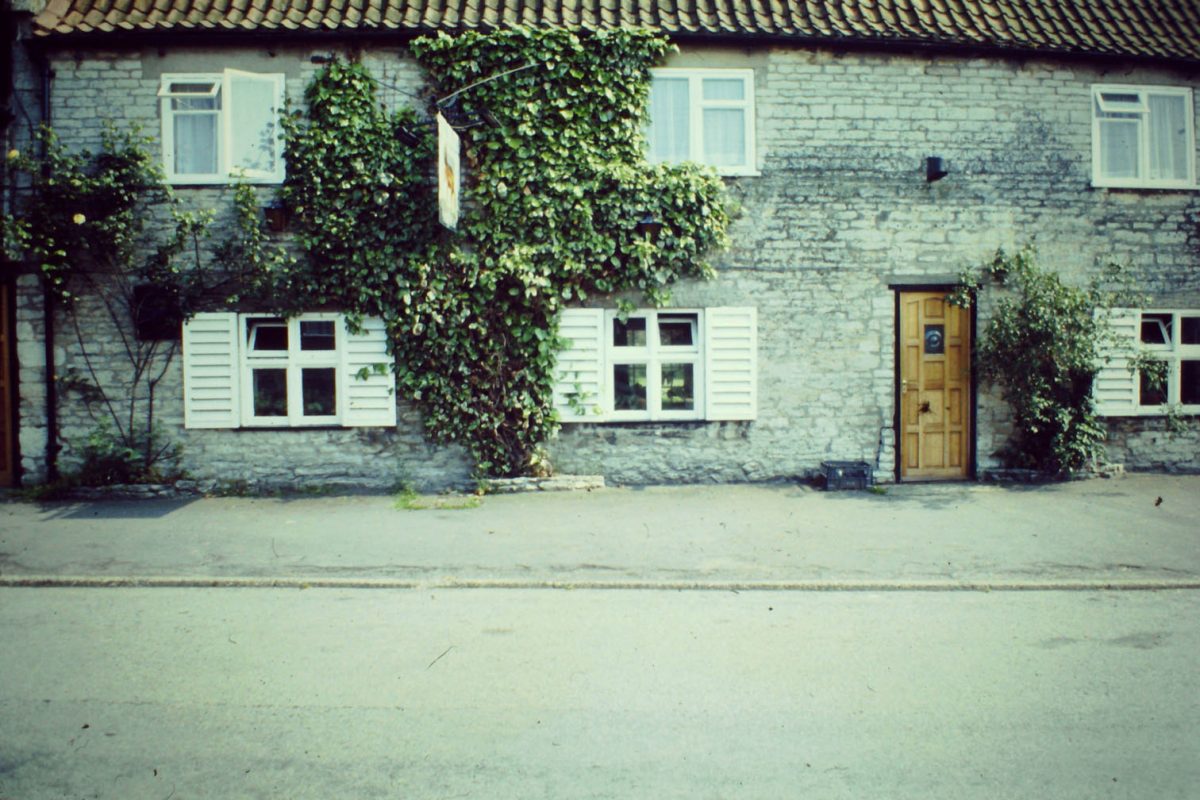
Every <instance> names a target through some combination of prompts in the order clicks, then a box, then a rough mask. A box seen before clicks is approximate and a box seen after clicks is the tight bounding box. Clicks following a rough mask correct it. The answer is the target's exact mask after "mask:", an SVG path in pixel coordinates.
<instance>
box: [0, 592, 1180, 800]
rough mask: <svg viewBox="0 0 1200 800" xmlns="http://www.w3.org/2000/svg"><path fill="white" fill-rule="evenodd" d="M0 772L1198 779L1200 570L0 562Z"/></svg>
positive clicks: (892, 781) (1123, 788) (848, 782)
mask: <svg viewBox="0 0 1200 800" xmlns="http://www.w3.org/2000/svg"><path fill="white" fill-rule="evenodd" d="M0 642H3V647H0V798H5V800H8V799H9V798H12V799H13V800H16V798H21V799H22V800H25V799H30V800H36V799H38V798H60V797H61V798H84V797H86V798H122V799H123V800H128V799H130V798H132V799H134V800H137V799H139V798H155V800H167V798H179V799H182V798H279V797H287V798H309V797H311V798H370V797H388V798H394V797H403V798H488V800H492V799H503V798H521V799H522V800H529V799H531V798H548V799H549V798H553V799H554V800H561V799H563V798H676V797H678V798H689V799H690V798H771V799H772V800H778V798H789V797H813V798H843V797H846V798H850V797H853V798H922V800H929V799H930V798H955V799H956V800H961V799H962V798H1008V797H1012V798H1057V799H1058V800H1064V799H1069V798H1089V799H1092V798H1138V799H1139V800H1141V799H1143V798H1156V800H1169V799H1170V798H1181V799H1182V798H1194V797H1196V791H1197V789H1196V787H1197V786H1200V672H1198V671H1197V670H1196V669H1195V662H1196V656H1197V654H1200V592H1196V591H1186V590H1174V591H1157V592H1140V591H1123V592H1091V591H1077V592H1055V591H1030V592H1012V591H1010V592H991V593H989V592H976V591H941V592H912V591H892V592H863V591H849V592H835V591H827V592H803V591H793V592H779V591H747V592H741V593H735V592H718V591H685V592H678V591H629V590H616V589H609V590H589V591H561V590H550V589H524V590H499V589H460V590H418V589H410V590H394V589H389V590H384V589H374V590H371V589H362V590H344V589H310V590H299V589H288V590H283V589H173V588H154V589H132V588H121V589H95V588H86V589H85V588H43V589H35V588H7V589H0Z"/></svg>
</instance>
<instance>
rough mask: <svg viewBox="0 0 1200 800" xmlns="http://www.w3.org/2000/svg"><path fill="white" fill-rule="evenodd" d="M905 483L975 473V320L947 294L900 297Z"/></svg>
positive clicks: (904, 294)
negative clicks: (972, 456) (972, 457)
mask: <svg viewBox="0 0 1200 800" xmlns="http://www.w3.org/2000/svg"><path fill="white" fill-rule="evenodd" d="M898 329H899V331H900V341H899V342H898V345H899V348H900V359H899V360H900V376H899V377H900V414H899V415H898V416H899V420H900V427H901V430H900V431H899V434H900V435H899V436H898V437H897V440H898V441H899V442H900V478H901V480H955V479H963V478H966V477H967V475H968V474H969V470H970V446H971V436H972V433H971V409H970V402H971V375H970V359H971V317H970V312H969V311H968V310H967V309H965V308H959V307H958V306H953V305H951V304H949V303H947V302H946V293H945V292H901V293H900V324H899V326H898Z"/></svg>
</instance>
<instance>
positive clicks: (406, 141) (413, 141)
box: [396, 125, 421, 147]
mask: <svg viewBox="0 0 1200 800" xmlns="http://www.w3.org/2000/svg"><path fill="white" fill-rule="evenodd" d="M396 141H398V142H399V143H400V144H403V145H407V146H409V147H416V146H417V145H419V144H420V143H421V137H419V136H417V135H416V134H415V133H413V132H412V131H410V130H409V129H408V128H405V127H404V126H402V125H401V126H397V128H396Z"/></svg>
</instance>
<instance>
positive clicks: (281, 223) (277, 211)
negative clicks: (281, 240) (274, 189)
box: [263, 200, 288, 233]
mask: <svg viewBox="0 0 1200 800" xmlns="http://www.w3.org/2000/svg"><path fill="white" fill-rule="evenodd" d="M263 217H264V219H266V222H267V230H268V231H270V232H271V233H283V232H284V231H286V230H287V225H288V213H287V209H286V208H285V207H284V205H283V203H281V202H280V201H278V200H272V201H271V202H270V203H268V204H267V205H265V206H263Z"/></svg>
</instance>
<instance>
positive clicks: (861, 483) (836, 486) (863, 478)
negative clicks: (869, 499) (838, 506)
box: [821, 461, 871, 492]
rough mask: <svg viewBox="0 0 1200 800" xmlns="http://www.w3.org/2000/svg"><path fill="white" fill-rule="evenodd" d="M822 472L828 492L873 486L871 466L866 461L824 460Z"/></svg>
mask: <svg viewBox="0 0 1200 800" xmlns="http://www.w3.org/2000/svg"><path fill="white" fill-rule="evenodd" d="M821 474H822V475H823V476H824V477H825V490H826V491H828V492H837V491H843V490H846V489H869V488H870V486H871V467H870V465H868V464H867V462H865V461H822V462H821Z"/></svg>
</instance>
